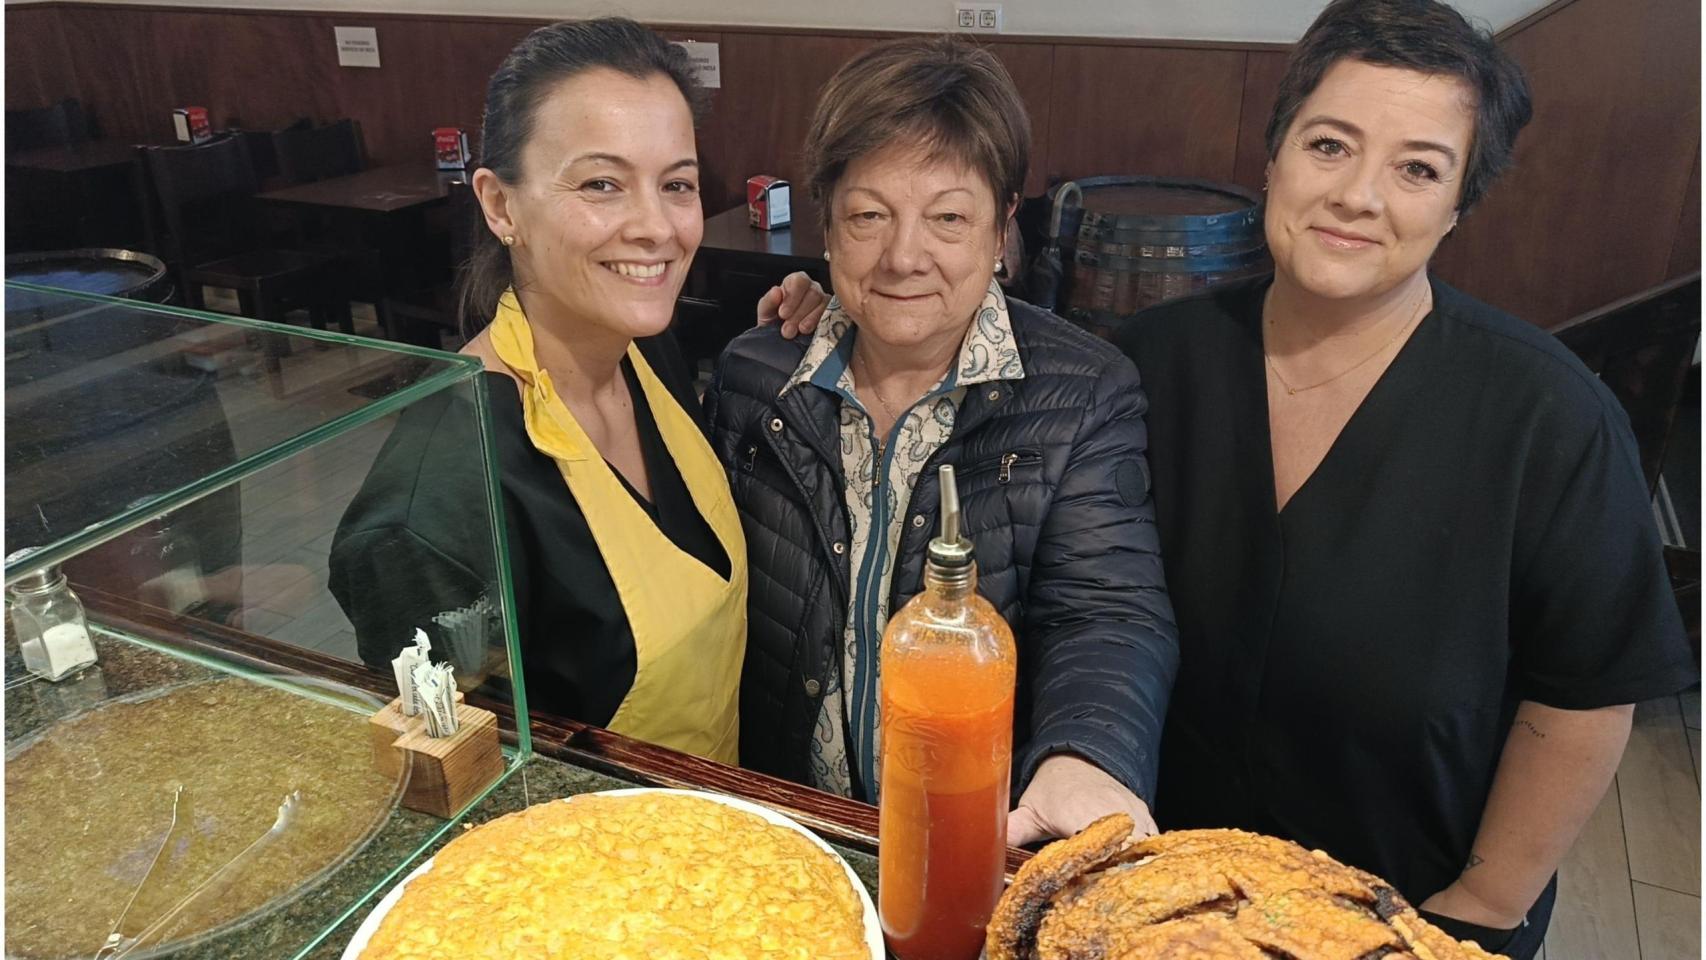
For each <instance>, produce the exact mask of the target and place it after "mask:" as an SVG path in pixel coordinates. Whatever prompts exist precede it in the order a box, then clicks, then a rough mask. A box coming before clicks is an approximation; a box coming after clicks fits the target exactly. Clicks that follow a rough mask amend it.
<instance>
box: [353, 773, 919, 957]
mask: <svg viewBox="0 0 1706 960" xmlns="http://www.w3.org/2000/svg"><path fill="white" fill-rule="evenodd" d="M640 793H673V794H677V795H679V796H683V797H699V798H700V799H702V800H710V801H712V802H714V803H720V804H722V805H724V806H726V807H734V808H735V809H736V810H745V811H746V812H747V813H751V814H756V815H757V816H760V817H763V818H764V819H765V820H767V821H769V822H770V823H773V824H775V825H777V826H778V827H787V828H788V829H790V830H792V831H794V832H795V833H798V834H799V835H800V836H802V837H805V838H806V839H807V840H810V841H811V842H812V843H814V844H817V846H818V848H819V849H821V850H822V851H823V852H824V853H827V854H829V855H830V856H832V857H834V858H835V862H836V863H839V864H841V869H842V870H844V871H846V873H847V882H848V883H851V884H852V885H853V892H854V893H856V894H858V895H859V902H860V903H861V904H863V905H864V907H865V945H866V946H868V947H870V948H871V960H883V958H884V956H885V954H884V953H883V927H882V923H881V922H879V921H878V920H877V906H876V904H874V903H872V902H871V894H870V892H869V891H867V890H866V889H865V884H864V883H863V882H862V881H861V880H860V879H859V875H858V874H856V873H854V872H853V868H852V867H851V866H849V865H848V863H847V861H846V860H844V859H842V856H841V854H839V853H836V852H835V848H834V847H831V846H830V845H829V844H827V843H825V842H823V840H822V839H821V838H820V837H818V835H817V834H815V833H812V832H811V831H810V830H807V829H806V828H805V827H802V826H800V825H799V824H797V823H795V822H794V821H793V820H790V819H789V818H788V817H786V816H784V815H782V814H780V813H777V812H776V811H774V810H772V809H770V808H769V807H763V806H759V805H758V804H756V803H751V802H749V801H746V800H742V799H740V798H738V797H724V796H719V795H718V794H714V793H701V792H700V791H698V790H662V789H654V788H650V787H635V788H633V789H631V790H606V791H604V792H603V793H583V794H578V795H577V796H582V797H595V796H605V797H626V796H632V795H634V794H640ZM575 799H576V797H564V798H563V799H562V800H561V801H558V802H560V803H572V802H574V800H575ZM431 869H432V860H431V859H430V858H429V859H428V860H427V862H425V863H423V864H421V865H420V866H418V867H416V868H415V870H414V872H413V873H410V874H409V875H408V876H406V877H404V878H403V879H402V881H401V882H400V883H398V884H397V885H396V886H395V887H392V888H391V892H389V893H387V894H386V895H385V899H383V900H381V901H379V904H378V906H375V907H374V908H373V912H372V913H369V914H368V915H367V919H366V920H363V921H362V922H361V926H360V927H359V928H357V929H356V931H355V936H354V937H353V938H351V939H350V942H349V946H347V947H345V948H344V954H343V960H356V958H357V957H359V956H361V951H363V950H365V949H367V942H368V941H369V940H372V939H373V935H374V934H375V933H378V932H379V924H380V923H381V922H382V921H383V920H384V919H385V914H387V913H389V912H390V911H391V908H392V907H394V906H396V904H397V901H398V900H399V899H401V898H402V896H403V888H405V887H407V886H408V885H409V881H411V880H413V879H415V878H416V877H418V876H420V875H421V874H423V873H426V872H427V871H428V870H431Z"/></svg>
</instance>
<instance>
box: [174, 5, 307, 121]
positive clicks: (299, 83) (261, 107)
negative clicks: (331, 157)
mask: <svg viewBox="0 0 1706 960" xmlns="http://www.w3.org/2000/svg"><path fill="white" fill-rule="evenodd" d="M160 18H161V19H162V20H163V21H165V28H164V29H165V32H167V33H170V34H173V35H188V36H192V37H195V38H196V43H195V45H194V47H193V48H186V47H184V46H182V45H177V46H171V47H166V48H163V49H162V52H163V53H169V54H170V56H171V58H172V61H173V62H172V65H171V68H170V69H171V71H172V74H173V75H174V76H177V75H188V76H193V77H195V82H196V83H198V84H199V85H200V86H201V87H202V88H203V89H204V90H205V91H206V93H205V96H204V99H205V101H206V102H202V101H200V100H197V101H193V102H195V103H196V104H197V105H199V106H205V107H207V108H208V111H209V113H210V115H211V117H212V119H213V123H214V126H216V127H242V128H244V129H249V130H276V129H279V128H280V127H283V126H285V125H287V124H290V123H292V122H294V121H295V120H297V119H298V118H301V117H307V118H308V119H310V120H312V121H314V122H316V123H325V122H328V121H331V120H335V119H338V118H339V117H338V103H337V93H336V90H335V88H334V85H333V84H332V83H330V82H328V81H329V79H330V71H331V70H332V69H335V66H334V65H335V63H336V60H337V53H336V50H335V49H334V47H333V44H332V30H331V27H330V26H326V27H325V28H324V31H323V33H322V31H320V30H319V29H317V27H318V26H319V24H320V22H321V21H319V20H318V19H317V18H312V17H300V16H279V15H274V14H261V15H252V16H244V15H241V14H231V13H188V12H185V13H175V14H161V15H160ZM186 61H187V62H186ZM179 89H180V90H181V91H182V95H184V96H189V95H191V93H192V88H189V87H182V88H179ZM186 102H191V101H186Z"/></svg>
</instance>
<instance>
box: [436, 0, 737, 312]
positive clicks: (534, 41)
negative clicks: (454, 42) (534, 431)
mask: <svg viewBox="0 0 1706 960" xmlns="http://www.w3.org/2000/svg"><path fill="white" fill-rule="evenodd" d="M598 67H602V68H604V69H607V70H616V71H618V72H620V73H625V74H627V75H628V76H630V77H635V78H637V79H642V80H643V79H645V78H647V77H651V76H658V75H662V76H665V77H668V78H669V79H670V81H671V82H673V83H674V84H675V87H676V89H678V90H680V91H681V95H682V97H683V98H685V99H686V100H687V106H688V109H690V110H691V111H692V112H693V119H694V121H695V122H697V121H698V120H699V118H700V117H701V116H702V115H703V113H704V101H705V96H704V92H703V91H702V90H701V89H700V87H699V82H698V80H697V79H695V77H694V75H693V62H692V60H691V59H690V58H689V57H688V56H687V53H686V52H685V51H683V50H682V49H681V48H680V47H679V46H676V45H675V44H673V43H670V42H668V41H666V40H664V39H663V38H662V37H660V36H658V35H657V34H656V33H653V32H652V31H651V30H648V29H646V28H645V27H643V26H641V25H640V24H638V23H635V22H634V21H632V20H629V19H626V18H624V17H603V18H601V19H597V20H582V21H578V22H570V21H567V20H565V21H563V22H561V23H553V24H551V25H550V26H546V27H540V28H539V29H537V30H535V31H533V32H532V33H530V34H528V35H527V36H526V37H524V38H523V39H522V41H521V42H520V43H518V44H516V46H515V49H514V50H511V51H510V52H509V56H508V57H505V58H504V62H503V64H502V65H500V66H499V67H498V70H497V72H496V73H494V74H492V79H491V82H490V83H488V84H487V86H486V115H485V119H484V121H483V123H482V124H481V128H480V161H479V165H480V166H482V167H487V168H489V169H490V170H491V171H492V172H493V173H496V174H497V175H498V179H500V180H502V181H503V182H505V183H520V182H521V151H522V150H523V148H525V147H526V145H527V142H528V140H530V139H531V138H532V136H533V126H534V124H533V121H534V115H535V114H536V113H538V111H539V105H540V104H541V103H543V102H544V100H545V98H546V96H547V95H549V94H550V92H551V90H552V89H553V88H555V87H556V86H557V85H558V84H559V83H562V82H563V81H565V80H567V79H569V78H570V77H573V76H575V75H576V74H579V73H582V72H584V71H587V70H592V69H594V68H598ZM474 230H475V233H474V242H473V253H472V254H471V255H470V257H469V258H468V262H467V264H465V265H464V266H463V267H462V270H461V273H460V279H459V280H458V282H457V300H458V307H457V313H458V315H459V317H460V320H461V326H462V333H463V335H464V336H468V337H472V336H473V335H474V334H476V333H478V332H479V330H480V328H481V327H484V326H485V325H486V324H487V323H488V322H489V321H490V320H491V319H492V316H493V314H495V313H496V312H497V308H498V298H499V297H500V296H502V295H503V292H504V290H506V289H508V288H509V286H510V285H511V284H513V283H514V282H515V269H514V267H513V266H512V265H511V264H510V259H509V249H508V248H507V247H505V246H504V245H503V244H502V243H501V242H499V240H498V238H497V237H494V236H492V231H491V230H489V229H487V228H486V224H485V222H484V221H483V220H482V221H480V222H478V223H476V224H475V226H474Z"/></svg>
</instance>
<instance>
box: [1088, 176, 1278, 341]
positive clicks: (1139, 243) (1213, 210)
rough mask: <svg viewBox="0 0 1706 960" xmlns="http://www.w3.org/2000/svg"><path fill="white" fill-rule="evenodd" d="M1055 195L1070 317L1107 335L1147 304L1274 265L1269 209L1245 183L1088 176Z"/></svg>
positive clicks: (1203, 288) (1147, 305)
mask: <svg viewBox="0 0 1706 960" xmlns="http://www.w3.org/2000/svg"><path fill="white" fill-rule="evenodd" d="M1072 187H1076V190H1075V191H1073V190H1071V189H1070V188H1072ZM1056 189H1057V190H1060V191H1065V196H1064V199H1065V202H1064V203H1062V204H1060V205H1059V207H1058V209H1059V214H1060V227H1059V236H1060V237H1061V246H1062V249H1061V255H1062V257H1061V259H1062V261H1063V262H1064V263H1065V264H1068V266H1067V268H1066V275H1067V281H1066V284H1065V286H1066V290H1065V296H1064V297H1062V301H1063V303H1064V307H1063V309H1062V310H1061V314H1062V315H1063V316H1065V317H1067V318H1068V319H1070V320H1072V321H1074V322H1075V323H1077V324H1079V325H1080V326H1083V327H1085V328H1086V329H1088V330H1091V331H1093V332H1095V333H1097V334H1100V335H1102V336H1104V337H1106V336H1111V335H1112V333H1113V331H1114V330H1115V329H1116V328H1117V327H1118V326H1119V325H1120V324H1121V323H1123V322H1124V321H1125V320H1127V319H1129V318H1130V317H1131V316H1132V315H1133V314H1135V313H1137V312H1138V311H1139V310H1142V309H1144V308H1145V307H1149V306H1152V305H1154V304H1157V303H1160V302H1161V301H1163V300H1170V299H1172V298H1174V297H1180V296H1184V295H1186V294H1190V293H1196V292H1198V291H1200V290H1205V289H1207V288H1209V287H1211V286H1214V285H1215V284H1217V283H1220V282H1222V281H1225V280H1231V279H1235V278H1238V277H1245V276H1250V275H1251V274H1255V273H1260V272H1261V271H1263V270H1265V269H1267V267H1268V255H1267V241H1266V240H1265V238H1264V236H1263V233H1262V210H1261V203H1260V201H1259V200H1258V199H1257V198H1256V196H1255V195H1254V194H1251V193H1249V192H1248V191H1246V190H1244V189H1243V188H1241V187H1236V186H1231V185H1227V184H1219V183H1210V182H1208V181H1206V180H1177V179H1167V178H1162V177H1088V178H1086V179H1083V180H1077V181H1073V182H1072V183H1070V184H1062V185H1061V186H1060V187H1058V188H1056ZM1074 201H1075V202H1074ZM1069 244H1070V250H1069V249H1067V248H1068V245H1069Z"/></svg>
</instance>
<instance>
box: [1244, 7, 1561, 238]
mask: <svg viewBox="0 0 1706 960" xmlns="http://www.w3.org/2000/svg"><path fill="white" fill-rule="evenodd" d="M1345 59H1351V60H1361V61H1363V62H1365V63H1373V64H1378V65H1381V66H1389V67H1405V68H1407V69H1410V70H1417V71H1420V72H1422V73H1436V74H1444V75H1446V76H1451V77H1457V78H1458V79H1460V80H1462V81H1463V82H1464V83H1466V84H1468V85H1469V89H1470V90H1472V91H1474V94H1475V130H1474V134H1473V136H1472V138H1471V140H1470V143H1469V159H1468V161H1467V163H1466V164H1465V168H1464V176H1463V192H1462V193H1461V194H1459V195H1458V198H1457V211H1458V213H1466V212H1468V210H1469V208H1470V207H1473V206H1474V205H1475V202H1476V201H1477V200H1480V199H1481V197H1482V196H1484V195H1485V194H1486V192H1487V188H1488V187H1490V186H1492V184H1493V181H1494V180H1496V179H1498V176H1499V174H1500V173H1503V172H1504V169H1505V168H1506V167H1508V166H1510V162H1511V153H1512V151H1513V150H1514V149H1515V147H1516V135H1517V133H1518V132H1519V131H1521V130H1522V128H1523V127H1524V126H1525V125H1527V123H1528V121H1529V118H1530V117H1532V116H1533V115H1534V107H1533V104H1532V102H1531V100H1530V98H1529V94H1528V80H1527V79H1526V78H1525V77H1524V76H1523V73H1522V68H1521V67H1520V66H1518V65H1517V63H1516V61H1515V60H1513V59H1511V56H1510V54H1508V53H1506V52H1504V51H1503V50H1501V49H1499V46H1498V44H1497V43H1495V42H1494V41H1493V37H1492V34H1490V33H1488V32H1487V31H1485V30H1478V29H1476V28H1475V27H1474V26H1473V25H1471V24H1470V23H1469V21H1467V20H1465V19H1464V18H1463V14H1461V13H1458V12H1457V11H1456V10H1454V9H1452V8H1451V7H1449V6H1447V5H1446V4H1443V3H1440V2H1438V0H1334V2H1333V3H1329V4H1328V5H1327V8H1326V9H1325V10H1322V11H1321V15H1320V16H1318V17H1316V18H1315V22H1314V23H1313V24H1311V25H1310V26H1309V29H1308V30H1306V31H1304V33H1303V38H1302V39H1300V40H1298V41H1297V46H1296V47H1294V48H1293V49H1292V51H1291V59H1290V62H1288V63H1287V64H1286V68H1285V76H1284V78H1282V79H1281V80H1280V86H1279V95H1278V97H1277V99H1275V100H1274V112H1273V113H1272V114H1271V115H1269V118H1268V131H1267V132H1268V159H1269V160H1272V159H1273V158H1274V157H1275V156H1277V155H1278V154H1279V148H1280V140H1282V139H1283V138H1284V137H1285V135H1286V132H1287V131H1288V130H1290V129H1291V121H1292V120H1293V119H1294V118H1295V117H1296V116H1297V111H1298V110H1299V109H1300V108H1301V107H1302V106H1303V101H1304V100H1306V99H1308V98H1309V95H1310V94H1311V93H1314V92H1315V88H1316V87H1317V86H1319V85H1320V83H1321V78H1322V77H1324V76H1326V74H1327V70H1328V68H1329V67H1331V66H1332V65H1333V64H1335V63H1338V62H1339V61H1340V60H1345Z"/></svg>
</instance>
